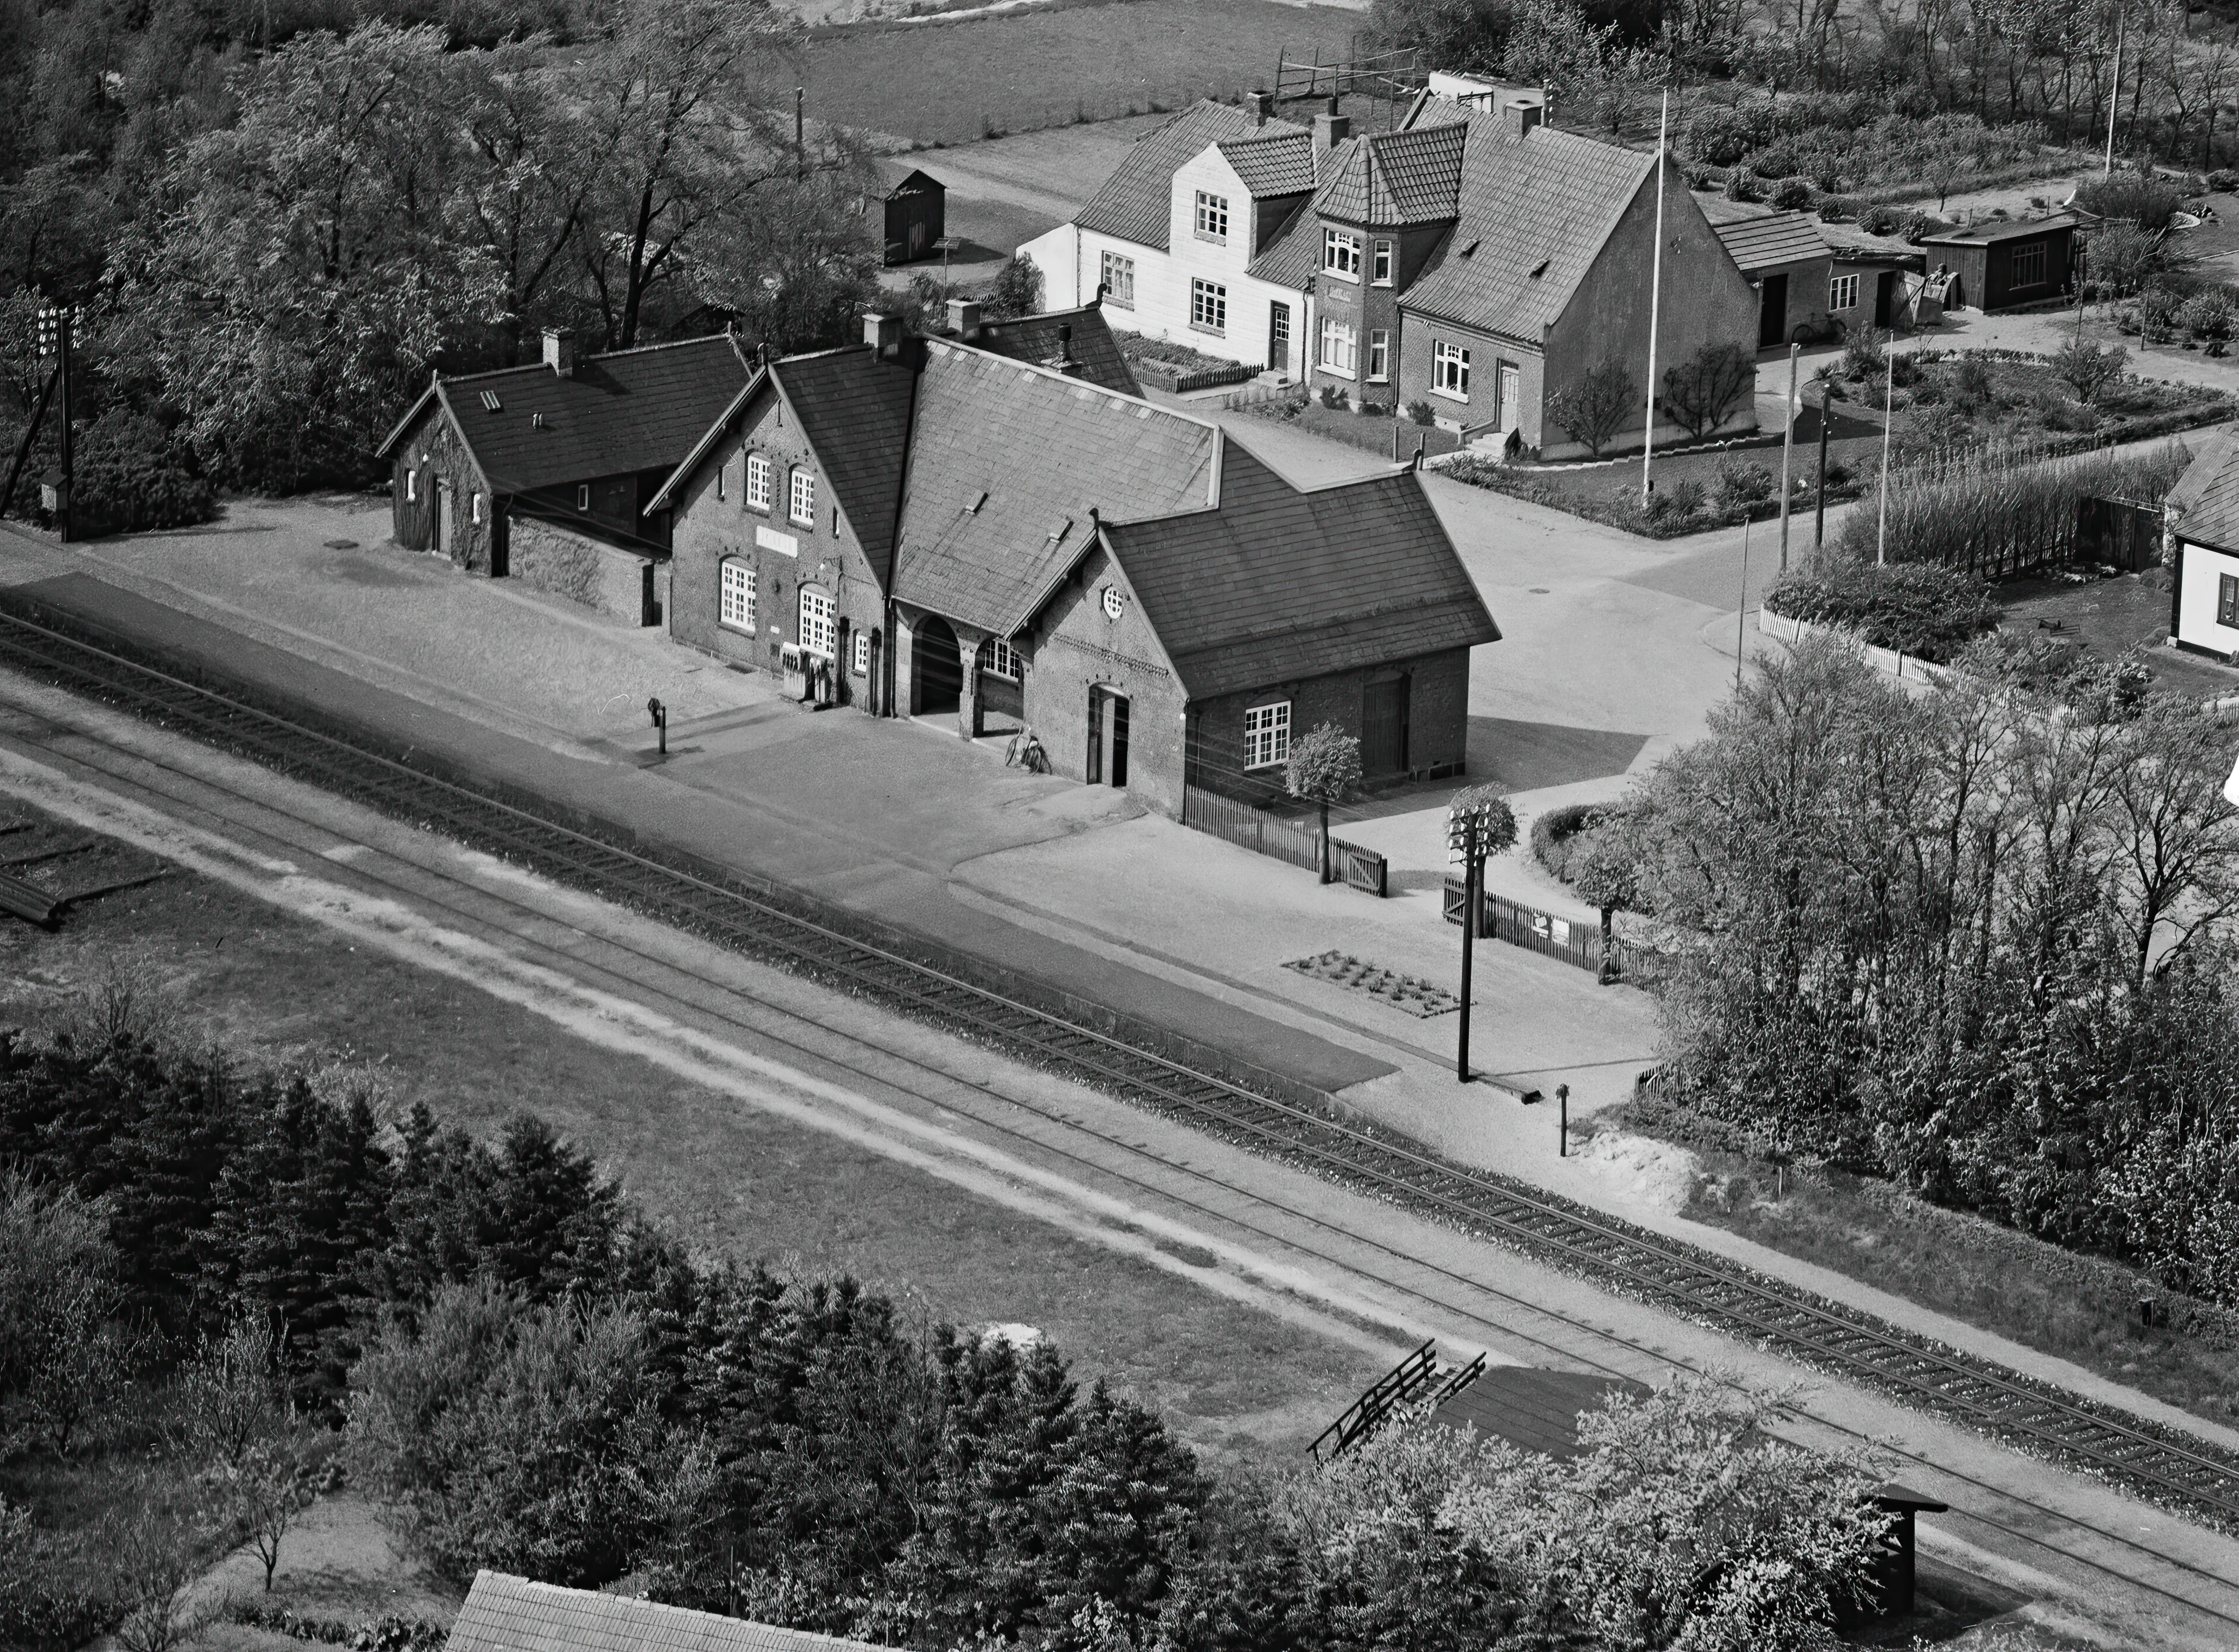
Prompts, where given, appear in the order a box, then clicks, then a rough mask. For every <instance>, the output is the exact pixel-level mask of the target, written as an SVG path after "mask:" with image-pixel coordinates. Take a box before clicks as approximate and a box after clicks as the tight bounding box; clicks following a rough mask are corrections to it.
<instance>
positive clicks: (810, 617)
mask: <svg viewBox="0 0 2239 1652" xmlns="http://www.w3.org/2000/svg"><path fill="white" fill-rule="evenodd" d="M801 647H804V648H806V649H807V650H808V651H809V652H810V653H811V654H823V655H825V656H827V658H828V657H829V656H830V655H831V654H832V652H833V624H832V598H831V596H830V594H827V593H826V592H823V591H820V590H818V589H817V588H816V587H814V586H813V585H804V586H802V587H801Z"/></svg>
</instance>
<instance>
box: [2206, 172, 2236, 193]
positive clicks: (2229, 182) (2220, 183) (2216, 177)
mask: <svg viewBox="0 0 2239 1652" xmlns="http://www.w3.org/2000/svg"><path fill="white" fill-rule="evenodd" d="M2208 187H2209V189H2211V190H2213V191H2214V192H2215V193H2216V194H2217V195H2235V194H2239V172H2234V171H2233V170H2231V169H2230V168H2229V167H2218V168H2217V169H2216V170H2215V171H2213V172H2211V173H2209V175H2208Z"/></svg>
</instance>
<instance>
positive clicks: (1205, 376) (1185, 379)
mask: <svg viewBox="0 0 2239 1652" xmlns="http://www.w3.org/2000/svg"><path fill="white" fill-rule="evenodd" d="M1133 366H1134V369H1135V378H1136V380H1137V381H1138V382H1139V383H1141V384H1142V385H1144V386H1146V388H1150V389H1153V390H1164V391H1166V393H1167V394H1168V395H1186V394H1187V393H1188V392H1190V391H1192V390H1211V389H1215V388H1219V386H1221V385H1224V384H1242V383H1243V382H1245V381H1246V380H1247V379H1256V378H1258V377H1259V368H1256V367H1253V366H1252V365H1251V364H1250V363H1249V362H1224V363H1223V364H1222V365H1220V366H1219V367H1206V368H1192V367H1186V366H1185V365H1183V364H1182V363H1181V362H1162V361H1159V360H1158V359H1157V358H1156V357H1149V358H1146V359H1145V360H1143V361H1140V362H1135V363H1133Z"/></svg>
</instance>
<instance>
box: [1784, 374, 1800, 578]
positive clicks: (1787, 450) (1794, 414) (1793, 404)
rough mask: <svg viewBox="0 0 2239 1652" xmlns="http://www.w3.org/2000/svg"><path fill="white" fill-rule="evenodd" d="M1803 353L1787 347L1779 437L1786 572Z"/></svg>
mask: <svg viewBox="0 0 2239 1652" xmlns="http://www.w3.org/2000/svg"><path fill="white" fill-rule="evenodd" d="M1803 354H1804V347H1803V346H1802V345H1801V344H1791V345H1790V346H1789V347H1788V417H1787V418H1786V419H1785V420H1784V421H1782V422H1783V423H1784V425H1785V426H1786V427H1787V428H1786V429H1785V430H1784V432H1783V434H1782V435H1781V438H1780V571H1781V572H1782V573H1783V574H1785V573H1787V572H1788V461H1789V455H1791V454H1793V453H1794V452H1795V451H1796V421H1797V418H1798V417H1799V416H1800V415H1802V413H1803V412H1804V398H1803V395H1802V394H1801V392H1800V391H1799V390H1798V388H1797V381H1796V375H1797V372H1798V371H1799V370H1800V368H1801V362H1800V361H1799V358H1800V357H1801V356H1802V355H1803Z"/></svg>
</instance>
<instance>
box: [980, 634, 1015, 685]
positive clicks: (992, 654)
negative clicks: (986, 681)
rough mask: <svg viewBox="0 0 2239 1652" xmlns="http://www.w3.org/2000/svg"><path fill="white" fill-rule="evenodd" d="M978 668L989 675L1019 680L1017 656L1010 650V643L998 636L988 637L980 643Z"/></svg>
mask: <svg viewBox="0 0 2239 1652" xmlns="http://www.w3.org/2000/svg"><path fill="white" fill-rule="evenodd" d="M980 670H982V671H984V672H986V673H987V674H988V675H989V676H991V677H1008V678H1009V679H1010V680H1012V681H1013V682H1016V681H1018V680H1019V656H1018V655H1016V654H1013V653H1012V652H1011V645H1010V644H1009V643H1007V642H1006V641H1004V640H1002V638H1000V637H990V638H988V639H987V641H985V642H983V643H981V644H980Z"/></svg>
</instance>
